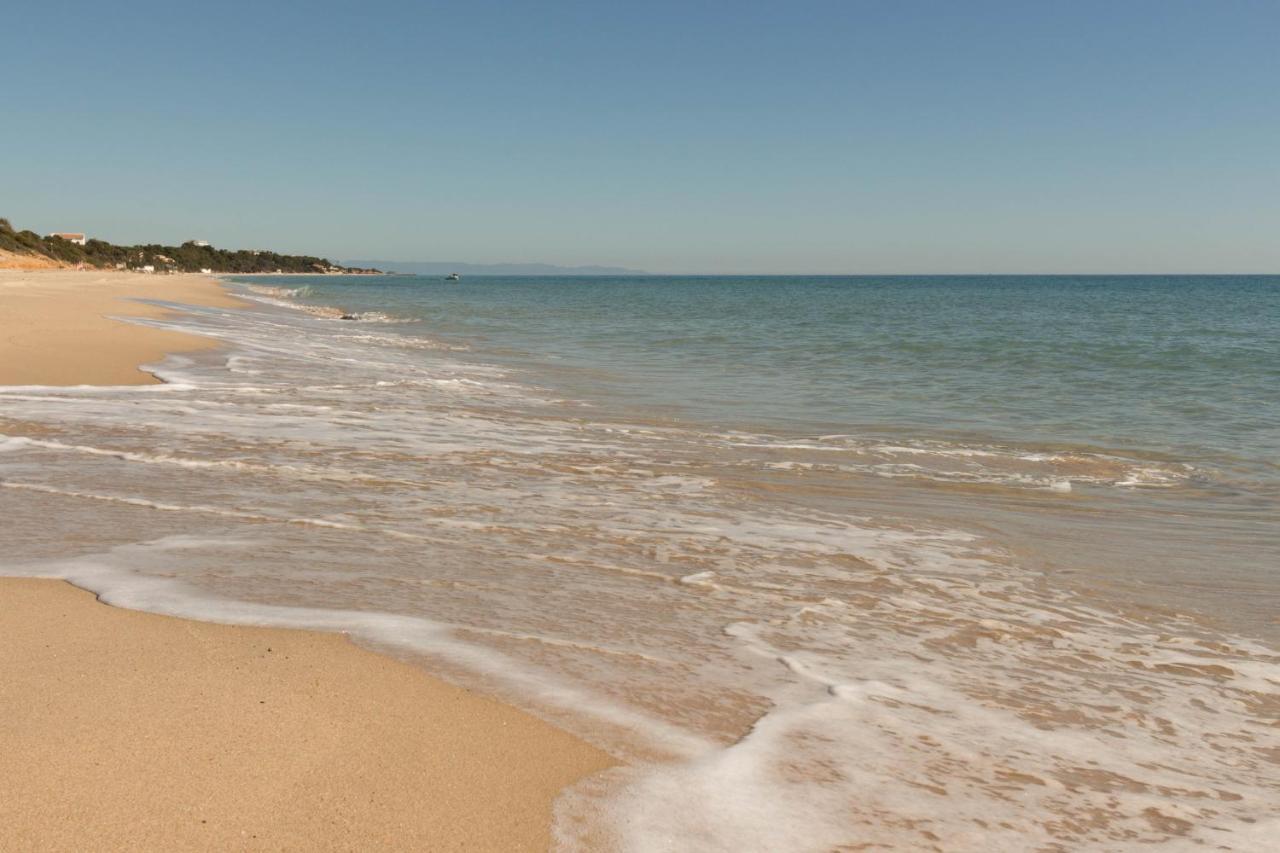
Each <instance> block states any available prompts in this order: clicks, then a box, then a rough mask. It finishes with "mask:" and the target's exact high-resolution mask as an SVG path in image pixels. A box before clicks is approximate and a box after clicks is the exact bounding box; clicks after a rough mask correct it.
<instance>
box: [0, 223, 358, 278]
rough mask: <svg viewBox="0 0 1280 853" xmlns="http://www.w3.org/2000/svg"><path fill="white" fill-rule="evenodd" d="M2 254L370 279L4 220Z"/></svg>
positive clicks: (202, 248) (333, 268) (310, 263)
mask: <svg viewBox="0 0 1280 853" xmlns="http://www.w3.org/2000/svg"><path fill="white" fill-rule="evenodd" d="M0 252H8V253H11V254H13V255H16V256H19V257H23V256H25V257H28V258H31V259H35V260H38V261H45V262H48V263H49V265H51V266H68V267H72V266H80V265H82V264H83V265H84V266H88V267H95V268H99V269H137V270H146V269H148V268H150V270H149V271H154V272H200V271H201V270H210V271H212V272H227V273H275V272H290V273H312V274H320V273H361V272H363V273H372V272H377V270H372V269H357V268H353V267H344V266H341V265H339V264H335V263H333V262H332V261H330V260H328V259H327V258H319V257H315V256H312V255H282V254H280V253H278V252H272V251H266V250H251V249H236V250H229V249H218V248H215V247H213V246H209V245H207V244H204V243H202V242H197V241H194V240H192V241H188V242H186V243H183V244H182V245H181V246H163V245H160V244H157V243H147V244H144V245H137V246H118V245H116V244H114V243H108V242H106V241H105V240H92V239H87V240H85V241H84V244H83V245H81V244H80V243H79V242H75V241H73V240H68V239H65V238H63V237H59V236H53V235H49V236H42V235H40V234H37V233H35V232H34V231H25V230H24V231H18V230H16V229H15V228H14V227H13V226H12V225H11V224H10V222H9V220H8V219H3V218H0Z"/></svg>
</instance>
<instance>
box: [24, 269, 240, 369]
mask: <svg viewBox="0 0 1280 853" xmlns="http://www.w3.org/2000/svg"><path fill="white" fill-rule="evenodd" d="M0 300H3V302H4V314H3V316H0V385H148V384H156V383H158V382H159V381H160V380H158V379H156V378H155V377H154V376H152V375H151V374H150V373H147V372H146V371H144V370H143V369H142V368H141V365H144V364H150V363H152V362H157V361H159V360H161V359H162V358H164V356H165V355H166V354H168V353H175V352H193V351H199V350H203V349H210V348H213V347H215V346H217V342H216V341H212V340H209V339H207V338H200V337H196V336H193V335H183V334H178V333H174V332H167V331H164V330H161V329H148V328H143V327H139V326H135V325H128V324H125V323H121V322H119V321H117V320H113V319H111V318H112V317H162V316H164V315H165V314H166V313H167V312H166V311H165V309H163V308H160V307H158V306H155V305H149V304H146V303H144V302H139V301H136V300H163V301H170V302H181V303H184V304H188V305H205V306H209V307H218V308H234V307H236V306H237V305H239V304H241V303H240V302H239V300H237V299H234V298H232V297H230V296H228V295H227V294H226V293H225V292H224V291H223V290H222V288H221V287H219V286H218V284H217V282H215V281H214V280H213V279H211V278H209V277H208V276H201V275H191V274H187V275H172V276H154V275H143V274H139V273H129V272H103V271H96V270H93V271H89V270H85V271H77V270H4V269H0Z"/></svg>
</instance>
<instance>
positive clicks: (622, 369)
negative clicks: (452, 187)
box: [0, 276, 1280, 853]
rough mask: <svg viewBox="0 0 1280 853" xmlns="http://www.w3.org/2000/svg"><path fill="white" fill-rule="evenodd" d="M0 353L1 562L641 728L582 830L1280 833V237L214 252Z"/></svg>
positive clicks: (1116, 841) (1079, 843) (949, 836)
mask: <svg viewBox="0 0 1280 853" xmlns="http://www.w3.org/2000/svg"><path fill="white" fill-rule="evenodd" d="M230 286H231V288H232V290H233V291H236V292H238V293H240V294H241V295H243V296H244V297H245V299H246V303H245V306H244V307H243V308H240V309H235V310H232V309H222V308H217V309H215V308H200V307H194V306H171V307H173V308H174V311H172V312H171V313H168V314H166V315H165V316H163V317H159V318H152V319H135V320H133V321H132V322H136V323H139V324H142V325H147V326H153V327H161V328H166V329H173V330H178V331H185V332H192V333H197V334H202V335H207V336H211V337H213V338H216V339H217V340H218V341H219V342H220V343H221V344H222V346H221V347H220V348H218V349H216V350H209V351H205V352H201V353H198V354H195V355H186V356H172V357H169V358H166V359H164V360H163V361H162V362H161V363H158V364H155V365H152V366H151V367H150V369H152V370H153V371H154V372H155V373H156V375H157V376H159V377H161V378H162V379H164V380H165V383H166V384H164V385H155V386H143V387H123V388H0V518H4V519H5V522H6V525H7V526H8V528H7V529H8V531H9V532H10V536H9V537H8V538H7V539H6V540H5V544H6V551H5V554H4V555H3V556H0V574H19V575H31V574H35V575H53V576H57V577H64V578H67V579H69V580H72V581H73V582H75V583H78V584H80V585H82V586H85V587H87V588H89V589H92V590H94V591H95V592H97V593H99V594H100V595H102V596H103V597H104V599H105V600H107V601H108V602H111V603H116V604H120V605H124V606H130V607H137V608H141V609H148V610H153V611H157V612H163V613H170V614H174V615H182V616H191V617H197V618H206V619H216V620H220V621H229V622H237V623H243V622H247V623H253V624H268V625H280V626H299V627H311V628H320V629H327V630H341V631H346V632H349V633H350V634H351V636H353V637H354V638H356V639H357V640H358V641H360V642H363V643H367V644H370V645H372V646H374V647H376V648H378V649H381V650H386V651H389V652H390V653H392V654H396V655H399V656H401V657H404V658H405V659H407V660H409V661H412V662H415V663H420V664H421V665H423V666H426V667H427V668H428V669H429V670H430V671H432V672H434V673H437V674H440V675H443V676H445V677H447V678H450V679H453V680H455V681H457V682H459V683H462V684H464V685H467V686H470V687H474V688H476V689H479V690H482V691H484V692H486V693H491V694H495V695H497V696H499V697H501V698H503V699H504V700H506V701H509V702H512V703H515V704H516V705H518V706H520V707H522V708H525V709H527V710H529V711H531V712H533V713H536V714H539V715H541V716H543V717H544V718H546V719H548V720H551V721H553V722H555V723H557V724H558V725H562V726H564V727H566V728H567V729H569V730H571V731H573V732H575V733H576V734H578V735H580V736H582V737H584V738H586V739H588V740H590V741H592V742H593V743H595V744H597V745H599V746H600V747H601V748H603V749H606V750H608V751H610V752H611V753H612V754H614V755H615V756H617V757H619V758H620V759H622V760H623V761H625V762H626V765H625V766H624V767H621V768H619V769H617V770H615V771H611V772H610V773H608V774H604V775H603V776H601V777H598V778H595V779H593V780H590V781H589V782H588V783H585V784H584V785H583V786H580V787H578V788H576V789H574V790H573V791H571V792H568V793H566V794H565V795H564V796H563V797H562V798H561V800H560V802H559V804H558V806H557V822H556V836H557V839H558V841H559V843H560V844H561V846H562V847H563V848H564V849H571V850H572V849H583V850H598V849H618V850H634V851H650V850H669V849H682V850H683V849H690V850H718V851H734V853H737V851H744V850H753V851H754V850H760V851H770V853H772V851H779V850H797V851H827V850H831V849H850V848H858V847H865V846H877V847H883V848H886V849H888V848H896V849H945V850H966V851H970V850H971V851H987V850H993V849H1070V850H1122V849H1151V846H1152V845H1165V846H1167V847H1168V848H1169V849H1185V848H1188V847H1190V846H1205V847H1206V848H1207V847H1213V848H1214V849H1229V850H1242V851H1253V850H1263V849H1270V847H1271V846H1274V845H1273V844H1271V843H1270V842H1271V839H1274V838H1275V837H1276V835H1277V833H1280V822H1277V821H1278V820H1280V819H1276V818H1274V817H1269V816H1270V815H1274V811H1275V810H1274V803H1275V802H1276V767H1277V764H1276V760H1277V759H1276V756H1280V735H1278V734H1277V729H1276V727H1275V720H1276V715H1275V709H1276V708H1277V707H1278V705H1277V703H1278V702H1280V651H1278V649H1280V621H1278V620H1277V615H1278V614H1280V473H1278V471H1277V459H1278V458H1280V457H1278V455H1277V450H1280V277H1134V278H1105V277H1083V278H1075V277H1073V278H1057V277H1035V278H1018V277H998V278H976V277H975V278H968V277H945V278H911V277H909V278H807V277H805V278H800V277H796V278H763V279H752V278H677V277H668V278H627V279H589V278H584V279H526V278H521V279H501V278H468V279H464V280H462V281H461V282H456V283H448V282H445V281H443V280H433V279H426V278H414V277H400V276H393V277H369V278H365V277H292V276H291V277H287V278H286V277H266V278H256V279H242V280H237V281H233V282H232V283H231V285H230Z"/></svg>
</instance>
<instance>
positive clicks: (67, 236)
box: [49, 231, 88, 246]
mask: <svg viewBox="0 0 1280 853" xmlns="http://www.w3.org/2000/svg"><path fill="white" fill-rule="evenodd" d="M49 236H50V237H61V238H62V239H63V240H66V241H67V242H68V243H75V244H76V245H77V246H83V245H84V244H85V243H87V242H88V238H86V237H85V236H84V235H83V234H76V233H73V232H70V231H54V232H53V233H52V234H50V235H49Z"/></svg>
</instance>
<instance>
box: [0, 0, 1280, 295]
mask: <svg viewBox="0 0 1280 853" xmlns="http://www.w3.org/2000/svg"><path fill="white" fill-rule="evenodd" d="M0 73H2V74H3V81H4V83H3V86H4V98H3V101H2V102H0V215H3V216H8V217H9V218H11V219H12V220H14V222H15V224H16V225H19V226H26V227H30V228H33V229H35V230H40V231H47V230H54V229H66V230H84V231H88V232H90V233H92V234H94V235H97V236H101V237H104V238H106V239H111V240H116V241H125V242H135V241H157V242H177V241H181V240H184V239H189V238H205V239H209V240H212V241H213V242H214V243H215V244H216V245H221V246H227V247H255V248H257V247H262V248H268V247H269V248H275V249H280V250H284V251H298V252H311V253H317V254H324V255H327V256H329V257H333V258H385V259H394V260H457V261H477V262H498V261H546V262H551V263H563V264H585V263H598V264H616V265H624V266H632V267H641V268H644V269H649V270H654V271H725V272H732V271H746V272H867V273H878V272H1036V271H1044V272H1055V271H1082V272H1089V271H1099V272H1108V271H1111V272H1136V271H1155V272H1162V271H1187V272H1197V271H1205V272H1209V271H1242V272H1250V271H1256V272H1280V2H1276V1H1275V0H1261V1H1260V2H1232V0H1202V2H1178V0H1147V1H1146V2H1144V1H1143V0H1108V2H1069V3H1048V2H944V0H937V2H907V1H906V0H883V2H857V0H844V2H794V3H782V2H697V0H687V2H680V3H668V2H643V3H641V2H632V3H610V2H603V0H596V2H580V3H562V2H554V0H549V2H544V3H532V2H530V3H512V2H501V3H488V2H467V3H462V2H458V3H448V4H443V3H426V2H409V0H402V2H383V1H382V0H365V2H349V3H331V2H307V3H301V2H295V3H284V2H267V0H257V2H252V3H249V2H238V0H229V1H228V2H217V3H210V2H204V3H200V4H185V3H182V2H173V0H169V1H168V2H163V3H161V2H129V0H124V2H121V3H104V2H101V0H96V2H92V3H88V2H64V3H57V4H42V3H35V2H27V3H15V4H6V8H5V10H4V12H3V13H0Z"/></svg>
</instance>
